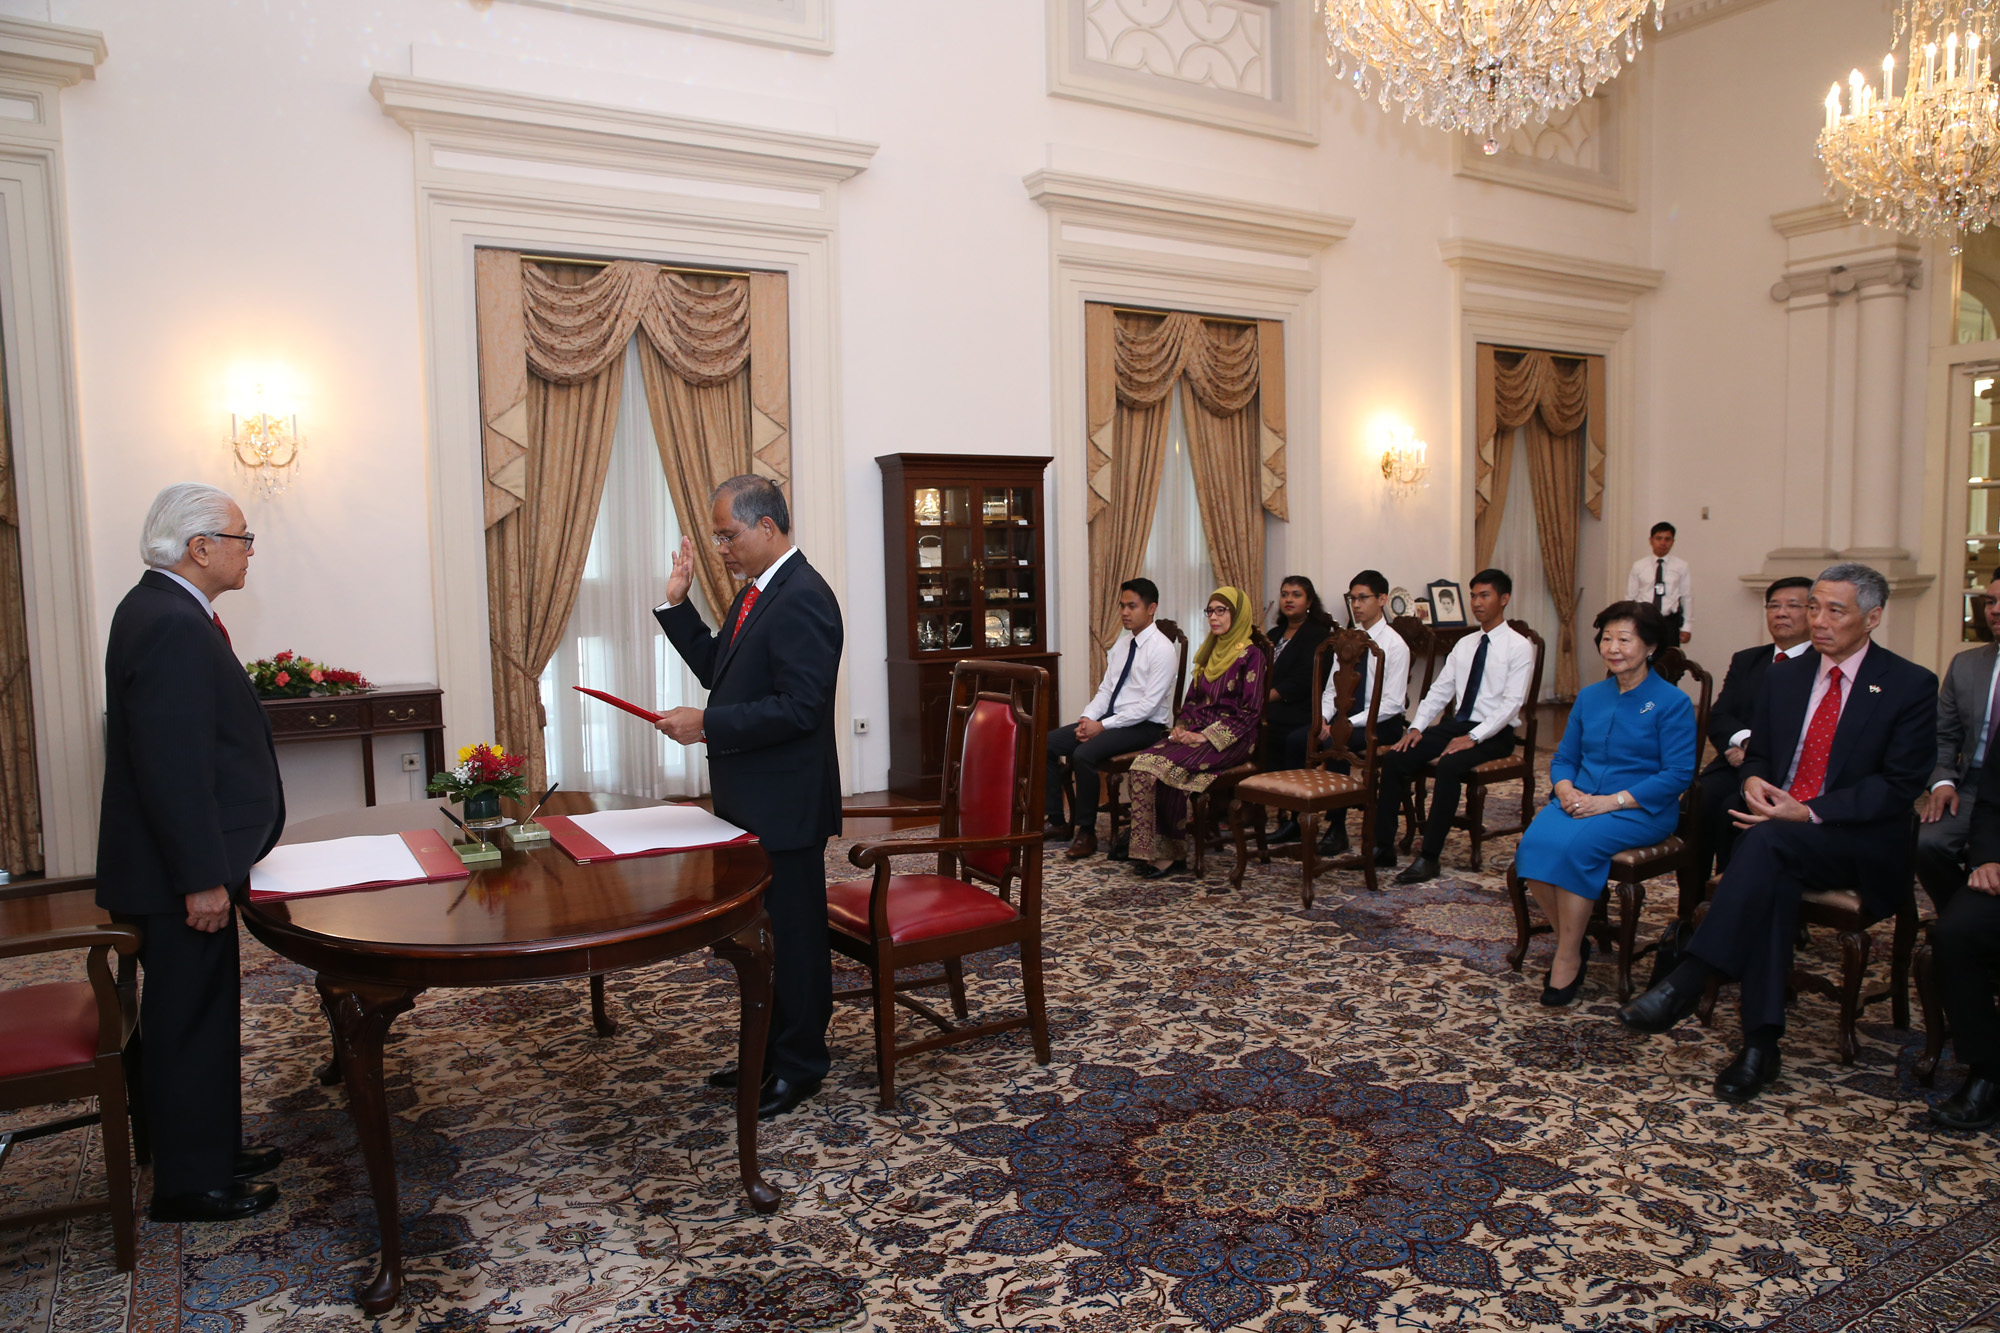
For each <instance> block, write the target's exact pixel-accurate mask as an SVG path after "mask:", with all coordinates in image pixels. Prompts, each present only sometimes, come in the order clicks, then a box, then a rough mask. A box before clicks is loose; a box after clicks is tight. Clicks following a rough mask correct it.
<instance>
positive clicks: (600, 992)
mask: <svg viewBox="0 0 2000 1333" xmlns="http://www.w3.org/2000/svg"><path fill="white" fill-rule="evenodd" d="M590 1022H591V1026H593V1027H595V1028H596V1029H597V1035H598V1036H600V1037H615V1036H617V1035H618V1020H617V1019H615V1018H613V1017H612V1016H611V1009H610V1006H609V1005H607V1004H606V1003H605V1001H604V974H603V973H602V972H599V973H598V974H597V975H596V976H594V977H592V978H591V979H590Z"/></svg>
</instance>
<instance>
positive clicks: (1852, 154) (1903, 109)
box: [1818, 0, 2000, 254]
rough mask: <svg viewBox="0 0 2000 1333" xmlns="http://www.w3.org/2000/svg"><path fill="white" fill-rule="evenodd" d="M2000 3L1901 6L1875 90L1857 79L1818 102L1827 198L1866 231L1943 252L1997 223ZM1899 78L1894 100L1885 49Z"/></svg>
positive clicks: (1927, 0)
mask: <svg viewBox="0 0 2000 1333" xmlns="http://www.w3.org/2000/svg"><path fill="white" fill-rule="evenodd" d="M1996 18H2000V0H1900V2H1899V3H1898V5H1897V8H1896V29H1895V37H1894V40H1893V41H1892V43H1891V49H1890V53H1889V54H1888V55H1887V56H1885V57H1883V60H1882V84H1881V87H1880V88H1879V89H1878V88H1876V87H1873V86H1871V85H1870V84H1869V82H1868V80H1867V79H1866V78H1865V77H1864V76H1863V75H1862V73H1861V71H1860V70H1858V69H1857V70H1855V71H1854V72H1853V73H1851V74H1849V75H1848V78H1847V85H1848V86H1847V108H1846V111H1845V112H1843V111H1842V110H1841V90H1840V85H1839V84H1838V83H1836V84H1834V85H1833V89H1832V91H1830V92H1829V93H1827V95H1826V124H1825V127H1824V128H1823V129H1821V130H1820V134H1819V146H1818V147H1819V159H1820V161H1821V163H1822V164H1824V166H1825V168H1826V175H1827V187H1828V192H1829V193H1830V194H1832V195H1833V196H1834V197H1835V198H1836V199H1838V200H1839V201H1840V202H1841V204H1842V206H1843V207H1845V209H1846V210H1847V215H1848V216H1849V217H1851V218H1855V219H1857V220H1859V221H1863V222H1866V223H1867V224H1868V225H1870V226H1873V227H1881V228H1884V229H1885V230H1888V231H1896V232H1903V233H1906V234H1909V235H1917V236H1940V237H1948V238H1950V239H1951V240H1952V242H1953V245H1952V252H1953V253H1954V254H1956V253H1957V252H1958V245H1957V240H1958V237H1959V236H1960V235H1961V234H1963V233H1965V232H1969V231H1970V232H1977V231H1983V230H1985V229H1986V227H1987V226H1989V225H1991V224H1992V223H1993V222H1995V221H1996V220H2000V85H1996V84H1995V83H1994V80H1993V55H1992V43H1993V41H1994V39H1995V37H1996V36H2000V23H1996ZM1898 46H1900V47H1902V49H1903V51H1904V53H1905V58H1904V63H1905V68H1904V70H1903V71H1902V72H1901V75H1900V77H1901V80H1902V83H1901V88H1900V91H1898V85H1897V79H1898V75H1899V72H1898V70H1897V68H1896V64H1897V61H1896V54H1895V48H1896V47H1898Z"/></svg>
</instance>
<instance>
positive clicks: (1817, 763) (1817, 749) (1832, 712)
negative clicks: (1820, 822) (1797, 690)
mask: <svg viewBox="0 0 2000 1333" xmlns="http://www.w3.org/2000/svg"><path fill="white" fill-rule="evenodd" d="M1839 727H1840V668H1839V667H1834V668H1833V669H1832V670H1830V671H1828V672H1827V673H1826V693H1825V694H1823V695H1821V696H1820V700H1819V707H1818V708H1815V709H1813V715H1812V721H1811V722H1809V723H1807V724H1806V743H1805V748H1803V749H1802V750H1800V751H1799V771H1798V772H1796V773H1794V774H1793V775H1792V785H1791V787H1790V788H1789V789H1788V790H1789V791H1790V792H1791V794H1792V798H1793V799H1794V800H1799V801H1810V800H1811V799H1812V798H1813V797H1815V796H1817V795H1819V793H1820V788H1822V787H1824V786H1825V785H1826V759H1827V756H1828V755H1830V754H1832V753H1833V733H1834V732H1835V731H1836V730H1838V729H1839Z"/></svg>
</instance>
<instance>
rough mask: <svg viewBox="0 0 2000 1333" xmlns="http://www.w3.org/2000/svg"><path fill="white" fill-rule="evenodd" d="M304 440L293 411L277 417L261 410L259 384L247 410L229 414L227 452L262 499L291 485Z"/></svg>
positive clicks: (262, 387)
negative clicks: (251, 403)
mask: <svg viewBox="0 0 2000 1333" xmlns="http://www.w3.org/2000/svg"><path fill="white" fill-rule="evenodd" d="M305 443H306V437H305V436H303V435H301V434H299V419H298V416H297V414H295V413H293V414H287V415H284V416H279V415H277V414H275V413H272V412H269V411H267V410H266V409H265V405H264V386H263V385H261V384H260V385H258V386H257V390H256V396H255V401H254V403H253V405H252V407H251V409H250V410H249V411H247V412H232V413H230V416H229V449H230V452H231V453H232V454H234V455H235V457H236V466H237V467H239V468H241V469H242V470H243V474H244V475H245V476H246V477H248V478H249V479H250V482H251V484H252V485H253V486H255V487H256V489H257V493H258V494H260V495H262V496H264V497H266V498H269V497H271V496H274V495H279V494H282V493H283V492H284V490H285V488H286V487H288V486H290V485H291V484H292V480H293V478H294V477H296V476H297V475H298V471H299V454H300V451H301V450H303V449H304V448H305Z"/></svg>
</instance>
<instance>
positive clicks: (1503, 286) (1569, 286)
mask: <svg viewBox="0 0 2000 1333" xmlns="http://www.w3.org/2000/svg"><path fill="white" fill-rule="evenodd" d="M1438 253H1439V254H1440V255H1441V256H1443V258H1444V262H1445V263H1446V264H1447V265H1449V266H1450V267H1451V269H1452V271H1453V272H1455V273H1456V274H1458V276H1459V279H1460V281H1461V283H1462V284H1464V285H1465V286H1466V287H1467V288H1468V289H1470V288H1475V287H1478V288H1488V289H1494V290H1504V291H1514V292H1533V293H1538V294H1540V295H1542V296H1543V297H1545V298H1546V297H1558V298H1563V299H1566V300H1570V301H1579V300H1580V301H1592V302H1597V303H1600V304H1603V305H1606V306H1615V307H1620V308H1622V310H1623V319H1624V325H1623V326H1624V327H1630V324H1631V311H1630V307H1631V304H1632V302H1633V300H1635V299H1636V298H1638V297H1640V296H1643V295H1645V294H1646V293H1647V292H1650V291H1652V290H1653V289H1654V288H1656V287H1658V286H1659V285H1660V282H1661V280H1662V279H1663V278H1665V277H1666V274H1664V273H1662V272H1661V271H1660V270H1659V269H1656V268H1640V267H1638V266H1637V265H1633V264H1613V263H1608V262H1606V261H1604V260H1601V259H1584V258H1581V257H1579V256H1577V255H1565V254H1557V253H1555V252H1554V251H1549V250H1528V249H1523V248H1521V247H1520V246H1514V245H1497V244H1495V243H1493V242H1492V241H1475V240H1471V239H1468V238H1466V237H1463V236H1453V237H1450V238H1447V239H1446V240H1442V241H1439V242H1438Z"/></svg>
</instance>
